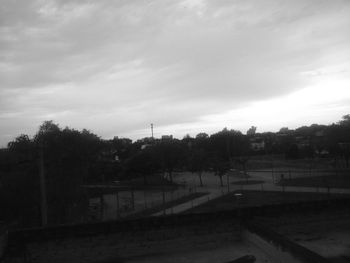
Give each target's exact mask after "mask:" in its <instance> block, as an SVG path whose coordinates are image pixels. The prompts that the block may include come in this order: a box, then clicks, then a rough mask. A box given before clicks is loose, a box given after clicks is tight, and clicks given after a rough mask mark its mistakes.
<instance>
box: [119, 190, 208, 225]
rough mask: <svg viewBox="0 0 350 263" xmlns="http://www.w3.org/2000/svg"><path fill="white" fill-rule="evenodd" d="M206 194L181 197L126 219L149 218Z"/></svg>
mask: <svg viewBox="0 0 350 263" xmlns="http://www.w3.org/2000/svg"><path fill="white" fill-rule="evenodd" d="M206 194H207V193H192V194H189V195H186V196H183V197H180V198H178V199H176V200H173V201H169V202H166V203H165V204H159V205H157V206H153V207H150V208H147V209H145V210H142V211H140V212H137V213H134V214H131V215H130V216H127V217H126V218H127V219H129V218H137V217H147V216H150V215H152V214H155V213H157V212H161V211H162V210H164V209H168V208H171V207H173V206H176V205H180V204H183V203H186V202H189V201H191V200H193V199H196V198H198V197H201V196H204V195H206Z"/></svg>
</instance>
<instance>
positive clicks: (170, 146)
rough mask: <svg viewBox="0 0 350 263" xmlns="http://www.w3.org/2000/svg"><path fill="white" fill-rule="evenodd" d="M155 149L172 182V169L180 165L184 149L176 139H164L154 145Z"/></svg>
mask: <svg viewBox="0 0 350 263" xmlns="http://www.w3.org/2000/svg"><path fill="white" fill-rule="evenodd" d="M154 149H155V151H156V152H157V153H158V158H159V160H160V161H161V166H162V169H163V171H164V172H166V173H167V174H168V176H169V179H170V182H171V183H172V182H173V172H174V169H175V168H176V167H178V166H180V165H181V163H182V161H183V156H184V150H183V148H182V147H181V144H180V142H179V141H177V140H165V141H161V142H160V143H158V144H156V145H155V148H154Z"/></svg>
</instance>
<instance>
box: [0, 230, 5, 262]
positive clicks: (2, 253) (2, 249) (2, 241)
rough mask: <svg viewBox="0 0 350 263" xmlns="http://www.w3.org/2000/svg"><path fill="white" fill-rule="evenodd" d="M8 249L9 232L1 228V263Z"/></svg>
mask: <svg viewBox="0 0 350 263" xmlns="http://www.w3.org/2000/svg"><path fill="white" fill-rule="evenodd" d="M6 248H7V230H6V228H5V227H0V262H1V260H2V259H3V258H4V257H5V252H6Z"/></svg>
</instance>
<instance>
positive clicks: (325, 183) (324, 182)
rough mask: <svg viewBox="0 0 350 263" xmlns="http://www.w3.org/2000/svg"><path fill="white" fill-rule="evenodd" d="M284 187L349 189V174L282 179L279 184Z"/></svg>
mask: <svg viewBox="0 0 350 263" xmlns="http://www.w3.org/2000/svg"><path fill="white" fill-rule="evenodd" d="M279 185H284V186H307V187H324V188H350V174H349V172H348V173H347V174H338V175H325V176H310V177H299V178H292V179H284V180H281V181H280V182H279Z"/></svg>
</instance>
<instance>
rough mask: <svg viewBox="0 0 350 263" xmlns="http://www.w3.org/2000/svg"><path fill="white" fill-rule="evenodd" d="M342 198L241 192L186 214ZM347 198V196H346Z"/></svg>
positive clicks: (298, 193) (227, 195)
mask: <svg viewBox="0 0 350 263" xmlns="http://www.w3.org/2000/svg"><path fill="white" fill-rule="evenodd" d="M339 196H344V195H341V194H329V195H328V194H324V193H303V192H275V191H254V190H243V191H235V192H232V193H229V194H226V195H224V196H222V197H219V198H216V199H214V200H210V201H208V202H207V203H205V204H202V205H199V206H197V207H195V208H193V209H191V210H189V211H187V212H186V213H207V212H214V211H222V210H231V209H235V208H239V207H248V206H262V205H267V204H281V203H293V202H298V201H303V200H308V201H310V200H326V199H329V198H337V197H339ZM346 196H349V195H346Z"/></svg>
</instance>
